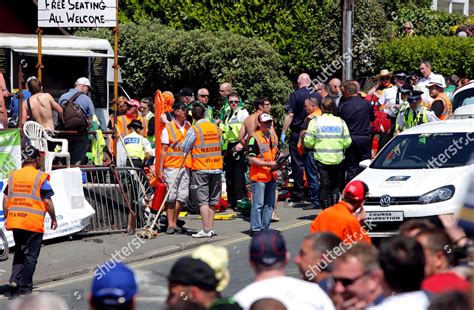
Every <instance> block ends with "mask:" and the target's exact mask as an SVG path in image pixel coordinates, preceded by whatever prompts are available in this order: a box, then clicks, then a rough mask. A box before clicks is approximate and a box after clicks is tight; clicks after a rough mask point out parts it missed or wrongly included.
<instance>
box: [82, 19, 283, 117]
mask: <svg viewBox="0 0 474 310" xmlns="http://www.w3.org/2000/svg"><path fill="white" fill-rule="evenodd" d="M78 34H79V35H83V36H91V37H100V38H106V39H108V40H109V41H111V42H112V40H113V38H112V35H111V33H110V31H107V30H98V31H95V30H94V31H85V32H80V33H78ZM119 54H120V55H122V56H125V57H126V60H125V62H124V63H123V64H122V66H121V68H122V76H123V79H124V82H125V84H126V86H127V87H128V89H129V91H130V92H131V93H132V94H133V95H134V96H135V97H141V96H145V95H150V94H153V93H154V92H155V91H156V89H160V90H171V91H173V92H177V91H179V89H181V88H182V87H185V86H188V87H191V88H192V89H194V90H195V91H196V90H197V89H198V88H200V87H206V88H208V89H209V91H210V92H211V95H212V94H218V89H219V84H220V83H222V82H224V81H228V82H231V83H232V85H233V87H234V89H235V90H236V91H237V92H238V93H239V94H240V95H241V96H242V98H244V99H250V100H253V99H255V98H256V97H257V96H262V95H265V96H269V97H270V98H271V100H272V102H273V103H274V107H275V110H277V111H275V113H277V112H278V114H280V115H281V114H282V113H283V105H284V104H286V102H287V100H288V95H289V93H290V91H291V83H290V82H289V80H288V79H287V78H286V77H285V75H284V72H283V70H282V67H283V63H282V60H281V57H280V55H278V53H276V52H275V50H274V49H273V48H272V47H271V45H270V44H268V43H266V42H264V41H262V40H259V39H256V38H245V37H243V36H241V35H238V34H234V33H231V32H228V31H216V32H210V31H205V30H192V31H184V30H176V29H172V28H169V27H166V26H163V25H161V24H160V23H159V22H158V21H156V20H151V21H145V22H141V23H138V24H136V23H128V24H125V25H121V27H120V32H119ZM211 100H213V101H214V102H217V98H215V97H214V98H211ZM279 119H282V118H281V117H279Z"/></svg>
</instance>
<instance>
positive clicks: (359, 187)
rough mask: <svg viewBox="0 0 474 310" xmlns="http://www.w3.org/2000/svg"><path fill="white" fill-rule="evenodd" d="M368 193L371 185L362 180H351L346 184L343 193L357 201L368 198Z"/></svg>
mask: <svg viewBox="0 0 474 310" xmlns="http://www.w3.org/2000/svg"><path fill="white" fill-rule="evenodd" d="M368 193H369V187H368V186H367V184H365V183H364V182H362V181H359V180H355V181H351V182H349V184H347V185H346V187H345V188H344V191H343V192H342V195H343V196H344V197H346V198H349V199H352V200H355V201H362V200H364V199H365V198H366V196H367V194H368Z"/></svg>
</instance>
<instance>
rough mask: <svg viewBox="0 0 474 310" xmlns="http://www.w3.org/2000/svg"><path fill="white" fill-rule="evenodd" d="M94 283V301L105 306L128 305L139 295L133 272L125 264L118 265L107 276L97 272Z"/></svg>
mask: <svg viewBox="0 0 474 310" xmlns="http://www.w3.org/2000/svg"><path fill="white" fill-rule="evenodd" d="M94 274H95V276H94V280H93V282H92V299H93V300H94V302H96V303H100V304H105V305H119V304H124V303H128V302H130V301H131V300H132V298H133V296H134V295H135V294H136V293H137V281H136V280H135V275H134V274H133V271H132V270H131V269H130V268H128V267H127V266H126V265H124V264H123V263H120V262H119V263H117V264H116V265H115V267H114V268H111V269H110V270H108V271H107V272H106V273H105V274H103V273H99V272H97V271H96V272H95V273H94Z"/></svg>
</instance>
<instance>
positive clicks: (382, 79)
mask: <svg viewBox="0 0 474 310" xmlns="http://www.w3.org/2000/svg"><path fill="white" fill-rule="evenodd" d="M380 80H381V81H388V80H390V78H389V77H388V76H383V77H381V78H380Z"/></svg>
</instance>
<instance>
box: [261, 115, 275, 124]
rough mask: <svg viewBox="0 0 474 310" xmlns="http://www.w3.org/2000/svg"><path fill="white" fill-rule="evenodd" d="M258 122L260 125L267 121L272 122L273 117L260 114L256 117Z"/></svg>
mask: <svg viewBox="0 0 474 310" xmlns="http://www.w3.org/2000/svg"><path fill="white" fill-rule="evenodd" d="M258 121H259V122H260V123H265V122H269V121H273V117H272V116H271V115H270V114H267V113H262V114H260V115H259V116H258Z"/></svg>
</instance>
